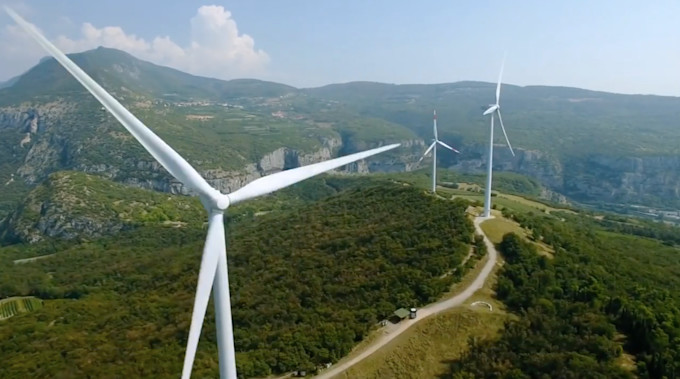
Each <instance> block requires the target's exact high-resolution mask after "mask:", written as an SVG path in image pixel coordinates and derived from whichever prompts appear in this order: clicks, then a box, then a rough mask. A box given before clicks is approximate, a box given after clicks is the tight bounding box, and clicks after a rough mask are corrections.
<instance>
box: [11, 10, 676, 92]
mask: <svg viewBox="0 0 680 379" xmlns="http://www.w3.org/2000/svg"><path fill="white" fill-rule="evenodd" d="M0 4H7V5H10V6H12V7H13V8H14V9H15V10H17V12H19V13H20V14H22V15H23V16H24V17H25V18H26V19H28V20H29V21H30V22H33V23H34V24H36V25H37V26H38V27H39V28H41V29H42V30H43V32H44V33H45V34H46V35H47V37H48V38H50V39H51V40H53V41H56V43H57V45H58V46H59V47H61V48H62V49H64V50H67V51H68V52H74V51H82V50H86V49H89V48H93V47H96V46H98V45H99V44H104V45H108V46H111V47H117V48H121V49H123V50H127V51H129V52H130V53H132V54H133V55H136V56H138V57H140V58H142V59H146V60H150V61H153V62H155V63H159V64H164V65H169V66H172V67H176V68H178V69H182V70H184V71H189V72H192V73H194V74H197V75H205V76H212V77H218V78H222V79H232V78H239V77H254V78H259V79H265V80H273V81H278V82H282V83H286V84H290V85H293V86H296V87H311V86H320V85H324V84H330V83H338V82H348V81H354V80H370V81H380V82H388V83H443V82H455V81H459V80H482V81H491V82H492V81H495V80H496V77H497V75H498V70H499V68H500V64H501V60H502V57H503V53H504V51H507V61H506V66H505V67H506V69H505V76H504V81H505V82H508V83H511V84H517V85H534V84H542V85H560V86H570V87H581V88H588V89H595V90H604V91H610V92H620V93H643V94H660V95H672V96H680V26H678V23H677V17H678V15H680V1H677V0H674V1H671V0H668V1H665V0H657V1H654V2H650V3H649V4H645V3H644V2H642V1H608V0H607V1H605V0H601V1H581V0H574V1H570V2H566V1H565V2H560V3H557V2H549V1H521V0H519V1H484V0H479V1H419V2H414V1H401V0H389V1H387V0H373V1H356V0H344V1H339V0H337V1H313V0H288V1H275V0H258V1H245V0H244V1H222V2H219V1H213V2H196V1H182V2H180V1H176V2H170V1H157V0H143V1H142V0H137V1H127V0H118V1H115V2H109V3H108V4H104V2H95V1H82V0H74V1H66V0H51V1H46V0H35V1H20V0H0ZM211 5H214V6H212V7H210V6H211ZM86 23H87V24H86ZM12 25H13V24H12V22H11V19H10V18H9V17H8V16H7V15H6V14H4V13H0V80H6V79H8V78H10V77H12V76H14V75H17V74H19V73H21V72H23V71H25V70H26V69H28V68H30V67H31V66H32V65H34V64H35V63H36V62H37V61H38V59H39V58H40V57H41V56H43V55H44V54H43V53H42V52H41V51H40V49H39V48H38V47H37V46H36V45H35V44H34V43H32V42H30V41H28V40H27V39H25V37H24V36H22V35H21V32H20V31H18V30H16V28H14V27H13V26H12ZM105 27H117V28H108V29H105Z"/></svg>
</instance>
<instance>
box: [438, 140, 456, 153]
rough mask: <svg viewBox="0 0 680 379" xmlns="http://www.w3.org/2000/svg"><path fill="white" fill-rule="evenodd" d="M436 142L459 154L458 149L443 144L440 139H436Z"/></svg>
mask: <svg viewBox="0 0 680 379" xmlns="http://www.w3.org/2000/svg"><path fill="white" fill-rule="evenodd" d="M437 143H438V144H440V145H442V146H444V147H445V148H447V149H449V150H451V151H455V152H456V153H458V154H460V151H458V150H456V149H454V148H452V147H451V146H449V145H447V144H445V143H444V142H442V141H437Z"/></svg>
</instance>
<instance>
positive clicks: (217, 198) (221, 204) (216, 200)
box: [201, 190, 231, 211]
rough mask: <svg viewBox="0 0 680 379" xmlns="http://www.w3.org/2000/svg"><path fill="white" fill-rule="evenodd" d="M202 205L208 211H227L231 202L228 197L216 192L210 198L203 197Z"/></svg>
mask: <svg viewBox="0 0 680 379" xmlns="http://www.w3.org/2000/svg"><path fill="white" fill-rule="evenodd" d="M201 203H202V204H203V206H204V207H205V209H207V210H208V211H213V210H218V211H224V210H225V209H227V208H229V205H230V204H231V201H230V200H229V196H228V195H225V194H223V193H221V192H220V191H217V190H215V193H214V194H213V195H212V196H210V197H207V196H201Z"/></svg>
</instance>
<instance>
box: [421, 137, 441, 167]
mask: <svg viewBox="0 0 680 379" xmlns="http://www.w3.org/2000/svg"><path fill="white" fill-rule="evenodd" d="M436 144H437V141H434V142H432V145H430V147H428V148H427V150H425V153H424V154H423V156H422V157H420V159H418V163H420V161H422V160H423V159H424V158H425V157H426V156H427V154H429V153H430V151H431V150H432V148H433V147H434V145H436Z"/></svg>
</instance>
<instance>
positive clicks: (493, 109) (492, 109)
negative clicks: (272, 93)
mask: <svg viewBox="0 0 680 379" xmlns="http://www.w3.org/2000/svg"><path fill="white" fill-rule="evenodd" d="M504 66H505V57H504V58H503V63H502V64H501V73H500V74H499V75H498V85H496V104H490V105H489V109H487V110H486V111H484V113H483V115H484V116H486V115H488V114H490V115H491V128H490V132H489V158H488V160H487V165H486V170H487V173H486V188H485V189H484V213H483V214H482V217H489V215H490V214H491V175H492V171H493V119H494V113H497V114H498V121H500V123H501V130H502V131H503V135H504V136H505V142H507V144H508V147H509V148H510V152H511V153H512V156H513V157H514V156H515V152H514V151H513V150H512V145H510V140H509V139H508V135H507V133H505V126H503V117H501V106H500V104H499V101H500V97H501V79H502V78H503V67H504Z"/></svg>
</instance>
